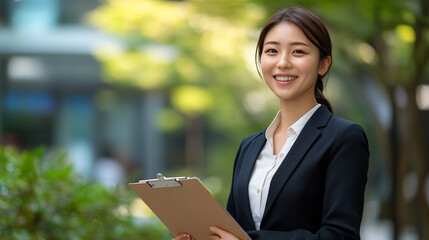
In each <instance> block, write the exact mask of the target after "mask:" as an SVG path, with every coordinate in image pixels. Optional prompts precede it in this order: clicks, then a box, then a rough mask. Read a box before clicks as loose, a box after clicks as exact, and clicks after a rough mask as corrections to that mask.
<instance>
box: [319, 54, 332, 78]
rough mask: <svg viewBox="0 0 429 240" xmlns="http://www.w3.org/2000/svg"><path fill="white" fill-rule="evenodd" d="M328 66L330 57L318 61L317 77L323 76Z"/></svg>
mask: <svg viewBox="0 0 429 240" xmlns="http://www.w3.org/2000/svg"><path fill="white" fill-rule="evenodd" d="M330 66H331V56H327V57H326V58H324V59H322V60H320V64H319V75H320V76H325V74H326V73H327V72H328V70H329V67H330Z"/></svg>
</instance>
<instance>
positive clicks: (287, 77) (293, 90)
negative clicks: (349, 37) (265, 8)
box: [261, 22, 331, 102]
mask: <svg viewBox="0 0 429 240" xmlns="http://www.w3.org/2000/svg"><path fill="white" fill-rule="evenodd" d="M330 60H331V59H330V57H328V58H326V59H324V60H322V61H321V60H320V56H319V49H318V48H317V47H316V46H315V45H313V44H312V43H311V42H310V41H309V40H308V39H307V37H306V36H305V35H304V33H303V32H302V31H301V29H299V28H298V27H297V26H296V25H295V24H292V23H289V22H281V23H279V24H277V25H276V26H274V27H273V28H272V29H271V30H270V31H269V32H268V34H267V35H266V37H265V40H264V45H263V48H262V54H261V70H262V75H263V77H264V79H265V82H266V83H267V85H268V86H269V87H270V89H271V90H272V91H273V92H274V94H275V95H276V96H277V97H278V98H280V100H282V101H286V102H293V101H297V100H298V101H314V102H315V96H314V88H315V84H316V80H317V75H318V74H321V75H324V74H325V73H326V71H327V70H328V69H329V64H330Z"/></svg>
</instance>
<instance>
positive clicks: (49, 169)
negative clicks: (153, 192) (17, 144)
mask: <svg viewBox="0 0 429 240" xmlns="http://www.w3.org/2000/svg"><path fill="white" fill-rule="evenodd" d="M0 172H1V173H2V174H0V215H1V218H0V238H1V239H5V240H9V239H10V240H30V239H52V240H55V239H106V240H108V239H111V240H114V239H171V234H169V233H168V230H167V229H166V228H165V227H164V226H163V225H162V224H160V222H159V221H156V220H155V218H154V216H153V215H148V216H146V221H147V222H146V223H139V221H137V220H139V218H135V217H134V215H133V211H136V209H135V208H136V206H139V205H138V204H139V203H142V201H141V200H140V199H136V197H135V194H134V193H133V192H132V191H131V190H130V189H129V188H128V187H124V188H122V187H121V188H117V189H109V188H106V187H104V186H102V185H99V184H95V183H89V182H84V181H82V180H81V177H80V176H78V175H77V174H75V172H74V170H73V167H72V165H71V163H69V162H68V161H67V158H66V156H65V154H53V153H50V154H48V153H45V152H44V151H43V149H36V150H33V151H24V152H19V151H17V150H15V149H13V148H3V147H2V148H0ZM134 199H136V200H134ZM146 208H147V207H146ZM144 210H145V209H144V208H141V207H140V208H139V209H138V213H139V214H141V213H142V212H145V211H144ZM146 212H150V211H148V210H147V209H146Z"/></svg>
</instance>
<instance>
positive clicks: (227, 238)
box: [209, 226, 239, 240]
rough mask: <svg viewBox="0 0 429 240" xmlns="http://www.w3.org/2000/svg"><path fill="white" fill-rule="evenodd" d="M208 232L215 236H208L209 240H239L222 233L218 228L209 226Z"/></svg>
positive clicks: (229, 234) (224, 232)
mask: <svg viewBox="0 0 429 240" xmlns="http://www.w3.org/2000/svg"><path fill="white" fill-rule="evenodd" d="M210 231H212V233H214V234H215V235H213V236H210V237H209V239H210V240H217V239H225V240H239V239H238V238H237V237H235V236H234V235H232V234H231V233H229V232H227V231H224V230H222V229H220V228H218V227H215V226H211V227H210Z"/></svg>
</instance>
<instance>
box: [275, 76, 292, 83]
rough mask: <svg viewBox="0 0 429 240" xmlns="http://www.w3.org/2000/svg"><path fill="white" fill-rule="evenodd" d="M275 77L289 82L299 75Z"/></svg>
mask: <svg viewBox="0 0 429 240" xmlns="http://www.w3.org/2000/svg"><path fill="white" fill-rule="evenodd" d="M274 78H275V79H276V80H277V81H280V82H289V81H292V80H295V79H297V78H298V77H295V76H277V75H275V76H274Z"/></svg>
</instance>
